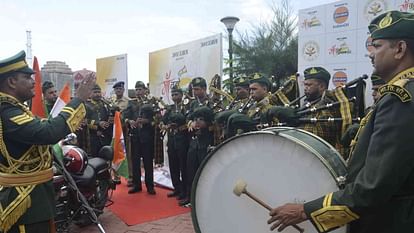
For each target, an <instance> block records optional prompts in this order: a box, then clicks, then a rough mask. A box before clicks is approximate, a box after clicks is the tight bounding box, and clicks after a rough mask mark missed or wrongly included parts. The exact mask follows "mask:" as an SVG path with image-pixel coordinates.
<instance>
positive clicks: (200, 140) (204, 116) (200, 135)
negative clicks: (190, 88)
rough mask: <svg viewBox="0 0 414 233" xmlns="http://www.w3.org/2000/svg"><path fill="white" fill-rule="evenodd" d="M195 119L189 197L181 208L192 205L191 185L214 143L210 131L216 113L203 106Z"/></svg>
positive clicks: (198, 110)
mask: <svg viewBox="0 0 414 233" xmlns="http://www.w3.org/2000/svg"><path fill="white" fill-rule="evenodd" d="M193 117H194V118H193V120H194V135H193V136H192V137H191V139H190V145H189V148H188V153H187V176H188V177H187V196H186V198H185V199H183V200H181V201H180V202H179V203H178V204H179V205H180V206H184V205H187V204H189V203H190V200H191V197H190V192H191V185H192V183H193V180H194V177H195V174H196V172H197V169H198V168H199V166H200V164H201V162H202V161H203V159H204V158H205V157H206V155H207V152H208V148H209V147H210V146H213V143H214V137H213V132H212V131H211V130H210V127H211V125H212V124H213V121H214V111H213V110H212V109H211V108H209V107H207V106H201V107H198V108H196V109H195V110H194V112H193Z"/></svg>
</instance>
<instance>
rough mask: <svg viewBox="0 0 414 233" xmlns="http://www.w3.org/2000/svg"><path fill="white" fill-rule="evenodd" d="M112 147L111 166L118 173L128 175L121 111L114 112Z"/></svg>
mask: <svg viewBox="0 0 414 233" xmlns="http://www.w3.org/2000/svg"><path fill="white" fill-rule="evenodd" d="M112 147H113V148H114V159H113V160H112V168H113V169H114V170H115V171H117V173H118V175H120V176H123V177H128V164H127V160H126V150H125V140H124V134H123V132H122V124H121V113H120V112H119V111H116V112H115V116H114V131H113V138H112Z"/></svg>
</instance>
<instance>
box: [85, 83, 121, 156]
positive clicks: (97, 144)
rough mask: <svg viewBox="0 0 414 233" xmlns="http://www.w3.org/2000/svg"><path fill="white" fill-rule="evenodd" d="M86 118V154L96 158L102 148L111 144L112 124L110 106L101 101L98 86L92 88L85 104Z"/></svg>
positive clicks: (100, 92) (100, 91)
mask: <svg viewBox="0 0 414 233" xmlns="http://www.w3.org/2000/svg"><path fill="white" fill-rule="evenodd" d="M86 118H87V125H88V130H89V147H88V148H89V151H88V154H89V155H91V156H97V155H98V152H99V150H100V149H101V148H102V147H103V146H107V145H110V144H111V141H112V134H113V123H114V122H113V114H112V112H111V106H110V105H109V104H108V103H107V102H106V101H103V97H102V90H101V87H100V86H99V85H98V84H96V85H95V86H94V87H93V89H92V95H91V98H90V99H89V101H88V102H86Z"/></svg>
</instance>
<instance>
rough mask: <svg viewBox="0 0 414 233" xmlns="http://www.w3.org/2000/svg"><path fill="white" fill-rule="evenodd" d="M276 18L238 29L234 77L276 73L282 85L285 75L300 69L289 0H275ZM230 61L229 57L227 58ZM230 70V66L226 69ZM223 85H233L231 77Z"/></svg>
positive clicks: (294, 21) (274, 16) (272, 74)
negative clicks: (248, 30)
mask: <svg viewBox="0 0 414 233" xmlns="http://www.w3.org/2000/svg"><path fill="white" fill-rule="evenodd" d="M272 10H273V18H272V20H271V21H270V22H265V23H263V22H262V23H260V24H259V25H256V26H254V27H253V29H252V30H251V31H250V32H245V33H238V37H236V38H238V39H234V40H233V74H234V75H233V77H237V76H239V75H251V74H253V73H257V72H258V73H263V74H264V75H266V76H267V77H272V76H273V77H274V81H275V82H276V83H277V86H279V85H280V84H281V83H283V82H284V80H285V79H286V77H288V76H289V75H292V74H294V73H296V71H297V60H298V58H297V56H298V55H297V54H298V36H297V17H296V16H294V15H295V14H294V13H293V11H292V9H291V6H290V4H289V0H281V2H280V4H276V3H275V2H274V3H273V6H272ZM226 63H228V59H227V61H226ZM223 71H224V73H227V74H228V73H229V68H226V69H224V70H223ZM226 81H227V80H225V81H224V87H225V88H227V89H230V90H231V89H232V88H231V84H232V83H231V82H230V81H227V82H226Z"/></svg>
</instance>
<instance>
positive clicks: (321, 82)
mask: <svg viewBox="0 0 414 233" xmlns="http://www.w3.org/2000/svg"><path fill="white" fill-rule="evenodd" d="M303 73H304V78H305V80H304V89H305V90H304V91H305V95H306V99H305V106H306V107H307V109H310V108H318V107H322V106H325V105H326V104H328V103H333V102H335V100H334V99H333V97H331V96H330V95H329V94H328V86H329V80H330V79H331V75H330V74H329V72H328V71H327V70H325V69H324V68H322V67H310V68H307V69H305V70H304V72H303ZM302 117H306V118H316V119H324V118H329V117H331V118H335V117H337V118H339V117H341V115H340V113H339V111H338V109H337V108H328V109H324V110H319V111H315V112H313V113H310V114H306V115H304V116H302ZM340 127H341V125H340V124H338V122H315V123H305V124H301V125H300V128H302V129H304V130H306V131H308V132H311V133H313V134H315V135H318V136H319V137H321V138H323V139H325V141H327V142H329V144H331V145H332V146H334V147H336V146H337V143H338V141H339V135H340V132H341V131H340V130H341V128H340Z"/></svg>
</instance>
